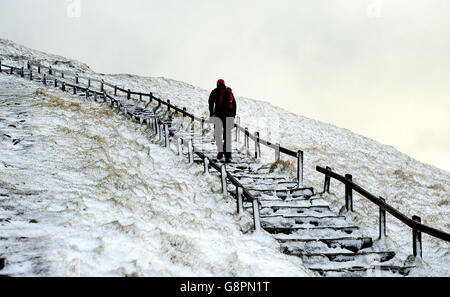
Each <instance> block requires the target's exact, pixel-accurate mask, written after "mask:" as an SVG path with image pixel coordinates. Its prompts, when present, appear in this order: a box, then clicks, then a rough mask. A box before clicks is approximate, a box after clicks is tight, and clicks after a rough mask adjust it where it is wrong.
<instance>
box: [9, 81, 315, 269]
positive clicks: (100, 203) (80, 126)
mask: <svg viewBox="0 0 450 297" xmlns="http://www.w3.org/2000/svg"><path fill="white" fill-rule="evenodd" d="M0 106H1V108H0V118H1V121H0V129H1V130H0V131H1V137H2V141H1V142H0V151H1V152H2V154H1V156H0V165H1V169H0V172H1V178H0V198H1V199H0V218H1V224H0V232H1V237H2V240H0V253H1V257H2V258H6V261H7V265H6V267H5V268H4V269H3V270H2V271H1V272H0V273H1V274H7V275H60V276H61V275H149V276H237V275H248V276H259V275H272V276H276V275H285V276H286V275H297V276H303V275H308V273H307V272H304V271H303V268H302V267H303V265H302V263H301V261H300V260H299V259H298V258H296V257H289V256H286V255H283V254H281V253H280V252H279V245H278V243H277V242H276V241H275V240H274V239H272V238H271V237H270V236H268V235H267V234H264V233H253V231H252V221H251V218H250V216H249V215H248V214H245V215H243V216H238V215H236V214H235V205H234V203H233V202H232V200H231V199H227V200H224V199H223V197H222V194H220V183H219V182H218V180H217V178H213V177H212V176H210V177H209V178H205V177H204V176H203V174H202V169H201V167H200V166H196V165H194V166H188V164H187V163H186V162H181V160H180V159H179V158H178V157H176V156H175V155H174V154H168V153H167V150H166V149H164V148H162V147H160V146H159V145H155V144H152V142H151V138H150V137H149V131H148V130H146V129H145V128H143V127H141V126H139V125H136V124H134V123H131V122H128V121H126V120H125V119H124V117H123V116H119V115H116V114H114V113H113V112H112V111H111V110H109V109H108V107H107V106H105V105H104V104H101V103H93V102H86V101H83V100H82V99H79V97H76V96H70V95H68V94H67V93H63V92H61V91H59V90H56V89H52V88H43V87H42V86H40V85H38V84H37V83H30V82H28V81H25V80H22V79H20V78H15V77H11V76H7V75H5V74H0Z"/></svg>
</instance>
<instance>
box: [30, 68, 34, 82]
mask: <svg viewBox="0 0 450 297" xmlns="http://www.w3.org/2000/svg"><path fill="white" fill-rule="evenodd" d="M30 80H33V71H31V70H30Z"/></svg>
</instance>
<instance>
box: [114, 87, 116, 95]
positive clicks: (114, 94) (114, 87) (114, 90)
mask: <svg viewBox="0 0 450 297" xmlns="http://www.w3.org/2000/svg"><path fill="white" fill-rule="evenodd" d="M114 96H117V86H114Z"/></svg>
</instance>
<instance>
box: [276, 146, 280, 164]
mask: <svg viewBox="0 0 450 297" xmlns="http://www.w3.org/2000/svg"><path fill="white" fill-rule="evenodd" d="M279 160H280V144H279V143H277V144H275V162H277V161H279Z"/></svg>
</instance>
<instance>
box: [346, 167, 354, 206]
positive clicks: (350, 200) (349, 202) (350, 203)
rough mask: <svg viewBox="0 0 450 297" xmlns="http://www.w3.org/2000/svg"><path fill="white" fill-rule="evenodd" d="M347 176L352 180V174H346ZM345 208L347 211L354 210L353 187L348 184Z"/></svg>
mask: <svg viewBox="0 0 450 297" xmlns="http://www.w3.org/2000/svg"><path fill="white" fill-rule="evenodd" d="M345 178H346V179H347V180H349V181H352V175H351V174H346V175H345ZM345 209H346V210H347V211H353V189H352V187H351V186H349V185H348V184H345Z"/></svg>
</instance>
